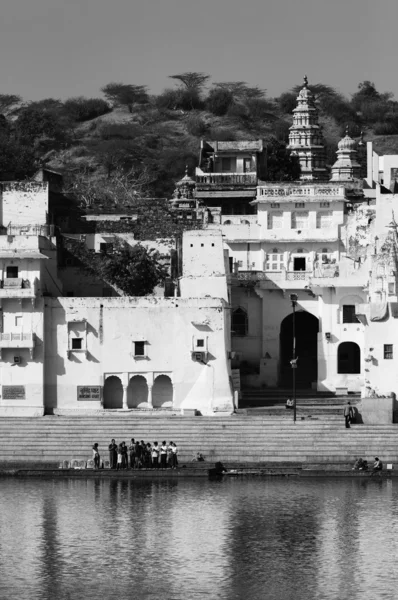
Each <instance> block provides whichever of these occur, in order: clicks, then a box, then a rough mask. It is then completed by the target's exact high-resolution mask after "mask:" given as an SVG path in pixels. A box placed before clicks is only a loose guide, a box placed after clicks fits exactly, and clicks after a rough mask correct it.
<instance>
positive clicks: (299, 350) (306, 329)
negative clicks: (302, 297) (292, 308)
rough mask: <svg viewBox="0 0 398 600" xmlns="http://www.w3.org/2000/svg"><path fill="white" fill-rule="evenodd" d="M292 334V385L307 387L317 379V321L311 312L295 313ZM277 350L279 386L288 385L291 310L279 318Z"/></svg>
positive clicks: (290, 356)
mask: <svg viewBox="0 0 398 600" xmlns="http://www.w3.org/2000/svg"><path fill="white" fill-rule="evenodd" d="M294 318H295V333H296V335H295V337H296V357H298V361H297V369H296V371H295V375H296V385H297V387H301V388H310V387H311V386H312V384H313V383H314V382H316V381H317V379H318V331H319V321H318V319H317V318H316V317H314V315H312V314H311V313H309V312H305V311H298V312H296V313H295V317H294ZM279 341H280V352H279V386H280V387H283V388H285V387H287V388H289V387H291V385H292V379H293V375H292V371H293V369H292V367H291V364H290V361H291V360H292V356H293V313H291V314H290V315H288V316H287V317H286V318H285V319H283V321H282V323H281V328H280V336H279Z"/></svg>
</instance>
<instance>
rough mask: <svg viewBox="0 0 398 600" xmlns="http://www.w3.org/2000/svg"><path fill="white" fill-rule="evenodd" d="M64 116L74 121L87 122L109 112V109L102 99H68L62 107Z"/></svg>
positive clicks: (79, 97)
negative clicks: (66, 115)
mask: <svg viewBox="0 0 398 600" xmlns="http://www.w3.org/2000/svg"><path fill="white" fill-rule="evenodd" d="M63 108H64V110H65V112H66V114H68V115H69V116H70V117H71V118H72V119H73V120H74V121H88V120H89V119H94V118H95V117H99V116H101V115H105V114H106V113H108V112H110V111H111V108H110V106H109V104H108V103H107V102H105V100H103V99H102V98H85V97H84V96H78V97H77V98H68V100H65V102H64V106H63Z"/></svg>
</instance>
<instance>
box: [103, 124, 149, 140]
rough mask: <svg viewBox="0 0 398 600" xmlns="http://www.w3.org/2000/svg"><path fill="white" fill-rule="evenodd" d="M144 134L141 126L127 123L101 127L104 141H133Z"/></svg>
mask: <svg viewBox="0 0 398 600" xmlns="http://www.w3.org/2000/svg"><path fill="white" fill-rule="evenodd" d="M143 134H144V131H143V128H142V127H141V126H140V125H131V124H125V123H107V124H106V125H103V126H102V127H101V131H100V136H101V138H102V139H103V140H111V139H115V138H117V139H120V140H133V139H135V138H137V137H140V136H142V135H143Z"/></svg>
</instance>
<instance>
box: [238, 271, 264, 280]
mask: <svg viewBox="0 0 398 600" xmlns="http://www.w3.org/2000/svg"><path fill="white" fill-rule="evenodd" d="M233 276H235V277H237V278H238V279H239V280H240V281H266V280H269V279H270V277H268V274H267V273H264V271H238V272H237V273H236V274H233Z"/></svg>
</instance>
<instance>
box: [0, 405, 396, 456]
mask: <svg viewBox="0 0 398 600" xmlns="http://www.w3.org/2000/svg"><path fill="white" fill-rule="evenodd" d="M285 413H289V414H288V416H285ZM282 414H283V417H282V418H281V415H280V416H277V415H266V416H257V415H256V416H244V415H233V416H231V417H216V416H215V417H182V416H176V415H174V416H171V415H169V416H166V415H161V414H159V415H153V416H145V415H139V414H137V413H127V414H126V413H124V414H123V413H113V414H105V415H104V416H102V415H101V416H71V417H67V416H64V417H57V416H45V417H41V418H36V419H34V418H3V419H0V465H1V466H3V467H4V466H7V468H12V467H13V466H14V465H21V464H25V465H27V466H44V465H45V466H58V463H59V462H61V461H62V460H71V459H78V460H87V459H88V458H91V454H92V452H91V448H92V445H93V443H94V442H98V443H99V449H100V454H101V455H102V457H103V458H108V452H107V448H108V444H109V442H110V440H111V438H113V437H114V438H115V439H116V442H121V441H123V440H124V441H126V443H127V444H128V443H129V440H130V439H131V438H132V437H134V438H135V439H139V440H141V439H143V440H145V441H150V442H153V441H155V440H157V441H158V442H161V441H162V440H164V439H165V440H167V442H169V441H170V440H173V441H174V442H176V443H177V445H178V448H179V462H180V464H183V463H188V462H190V461H191V459H192V457H193V456H194V455H195V454H196V452H198V451H200V452H202V453H203V455H204V456H205V458H206V461H208V462H211V463H214V462H215V461H216V460H222V461H225V462H227V463H236V462H241V463H255V462H256V463H259V462H263V463H267V464H271V463H272V464H274V463H277V464H293V463H294V464H304V463H305V464H309V463H314V464H315V463H316V464H323V465H327V464H331V463H351V464H352V463H353V461H354V459H355V458H356V457H358V456H362V458H366V459H367V460H369V461H372V460H373V458H374V456H379V457H380V458H381V459H382V460H383V461H385V462H393V463H396V464H398V436H397V433H398V425H377V426H375V425H372V426H367V425H354V426H352V427H351V429H345V427H344V420H343V417H342V415H339V416H338V417H337V416H335V417H334V418H332V419H331V418H330V417H328V416H326V417H325V416H321V417H319V418H317V419H314V418H312V419H304V420H301V418H300V417H299V420H298V421H297V422H296V424H294V423H293V420H292V414H291V412H290V411H286V410H285V411H284V412H283V413H282Z"/></svg>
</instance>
